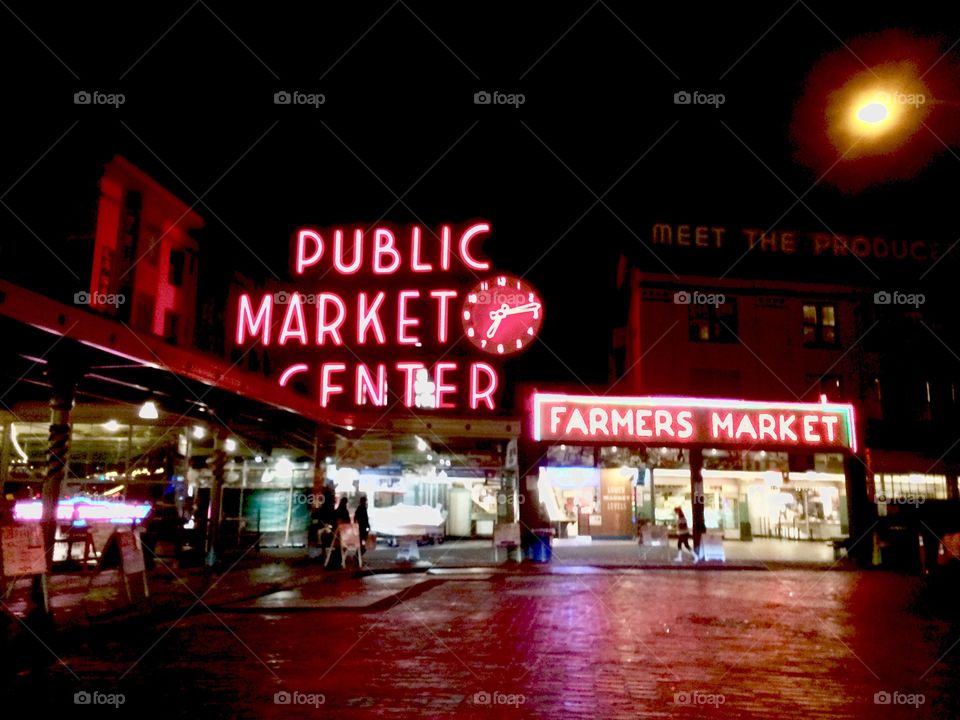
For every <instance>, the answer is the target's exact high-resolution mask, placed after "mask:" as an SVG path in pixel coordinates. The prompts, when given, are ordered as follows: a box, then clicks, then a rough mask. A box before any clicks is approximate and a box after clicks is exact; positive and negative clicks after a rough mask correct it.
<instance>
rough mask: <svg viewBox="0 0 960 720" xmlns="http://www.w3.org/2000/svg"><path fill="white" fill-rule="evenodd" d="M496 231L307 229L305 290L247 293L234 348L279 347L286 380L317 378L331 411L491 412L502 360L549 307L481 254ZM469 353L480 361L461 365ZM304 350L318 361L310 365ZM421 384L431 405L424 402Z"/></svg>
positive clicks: (302, 264)
mask: <svg viewBox="0 0 960 720" xmlns="http://www.w3.org/2000/svg"><path fill="white" fill-rule="evenodd" d="M490 231H491V228H490V224H489V223H487V222H482V221H479V222H473V223H469V224H465V225H462V226H459V227H456V226H452V225H442V226H441V227H440V228H439V229H438V230H437V231H436V232H433V231H431V230H426V229H424V228H422V227H421V226H419V225H413V226H409V227H406V228H395V227H393V226H386V225H378V226H376V227H373V228H369V229H366V228H359V227H357V228H344V227H334V228H329V229H316V228H300V229H298V230H297V231H296V232H295V233H294V238H293V253H292V263H291V274H292V275H293V278H294V280H295V281H296V283H297V287H296V288H293V289H290V290H282V291H280V292H269V291H263V292H261V293H260V294H259V296H258V297H254V295H253V294H251V293H243V294H241V295H240V296H239V299H238V301H237V307H236V324H235V332H234V338H235V341H236V344H237V345H238V346H241V347H242V346H245V345H249V344H251V343H259V344H260V345H262V346H263V347H268V348H274V349H275V352H276V356H277V358H279V359H280V362H279V367H280V372H279V373H278V376H277V377H278V380H277V381H278V384H279V385H280V386H282V387H286V386H288V385H297V384H298V383H303V384H309V385H311V386H312V387H313V388H315V392H316V394H317V398H318V401H319V404H320V405H321V406H322V407H325V408H326V407H331V406H333V407H339V408H342V409H362V408H363V407H369V408H375V407H386V406H388V405H393V404H394V403H395V402H396V403H399V404H402V405H403V406H406V407H430V408H437V409H448V408H455V407H468V408H470V409H471V410H477V409H487V410H493V409H494V408H495V406H496V392H497V389H498V387H499V386H500V377H499V369H498V367H497V363H496V360H495V359H496V358H499V357H504V356H506V355H510V354H512V353H515V352H518V351H521V350H524V349H526V347H528V346H529V344H530V343H531V342H532V341H533V339H534V338H535V337H536V335H537V333H538V331H539V328H540V321H541V320H542V303H541V301H540V298H539V297H538V296H537V294H536V291H535V290H533V288H531V287H530V286H529V285H528V284H527V283H525V282H524V281H522V280H520V279H518V278H515V277H512V276H509V275H505V274H499V275H498V274H494V271H493V270H492V269H491V265H490V262H489V261H488V260H486V259H485V258H484V257H483V256H482V255H481V253H480V244H481V243H482V241H483V240H484V239H485V237H486V236H487V235H489V233H490ZM481 316H482V317H481ZM477 320H482V321H483V322H482V323H479V324H478V323H477ZM464 337H466V338H467V340H468V341H467V342H463V343H462V344H460V343H459V341H460V340H461V339H463V338H464ZM455 345H460V347H457V348H454V346H455ZM454 350H456V354H455V353H454ZM465 352H474V353H476V354H479V355H480V356H481V357H482V359H477V358H473V359H470V358H467V361H465V362H464V361H463V360H464V358H463V355H464V353H465ZM304 353H311V354H314V355H316V356H317V358H318V361H317V362H315V363H313V364H311V363H307V362H303V359H304V358H303V354H304ZM297 355H299V357H296V356H297ZM304 381H305V382H304ZM424 386H426V387H429V388H430V390H429V392H430V394H431V401H430V402H429V403H427V404H426V405H421V398H422V394H423V392H424V391H423V388H424Z"/></svg>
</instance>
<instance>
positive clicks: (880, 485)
mask: <svg viewBox="0 0 960 720" xmlns="http://www.w3.org/2000/svg"><path fill="white" fill-rule="evenodd" d="M873 485H874V494H875V499H876V501H877V502H884V501H886V502H906V501H909V500H917V499H919V500H944V499H946V497H947V477H946V475H921V474H917V473H911V474H901V475H893V474H887V473H877V474H875V475H874V476H873Z"/></svg>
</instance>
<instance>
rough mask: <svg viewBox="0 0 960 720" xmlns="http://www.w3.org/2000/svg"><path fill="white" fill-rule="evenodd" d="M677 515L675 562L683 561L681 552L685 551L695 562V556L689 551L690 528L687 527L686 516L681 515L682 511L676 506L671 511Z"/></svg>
mask: <svg viewBox="0 0 960 720" xmlns="http://www.w3.org/2000/svg"><path fill="white" fill-rule="evenodd" d="M673 511H674V512H675V513H676V514H677V534H678V537H677V558H676V562H680V561H682V560H683V551H684V550H686V551H687V552H688V553H690V555H691V556H692V557H693V561H694V562H696V561H697V555H696V553H694V552H693V550H691V549H690V526H689V525H687V516H686V515H684V514H683V510H682V509H681V508H680V507H679V506H677V507H675V508H674V509H673Z"/></svg>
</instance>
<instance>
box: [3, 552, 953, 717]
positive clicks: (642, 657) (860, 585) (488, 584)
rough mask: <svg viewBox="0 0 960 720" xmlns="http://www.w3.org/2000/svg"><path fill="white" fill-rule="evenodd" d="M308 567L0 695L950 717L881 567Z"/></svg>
mask: <svg viewBox="0 0 960 720" xmlns="http://www.w3.org/2000/svg"><path fill="white" fill-rule="evenodd" d="M548 570H549V571H548ZM311 573H312V570H311V571H307V570H303V569H294V570H292V571H291V574H290V577H288V578H287V581H288V582H287V583H286V584H285V585H284V586H283V587H281V588H273V589H272V590H271V586H270V585H264V586H263V587H262V588H261V589H262V590H263V591H264V592H262V593H260V594H255V595H254V596H249V597H246V598H237V599H235V600H233V601H231V600H230V598H229V597H228V596H227V595H224V596H223V597H222V599H223V600H224V601H225V602H222V603H210V605H209V607H205V606H201V607H198V608H195V610H194V612H192V613H190V614H182V615H178V616H177V617H171V618H169V619H167V620H165V621H161V622H157V623H153V622H147V621H133V622H125V623H123V624H120V623H105V624H99V625H96V626H94V627H90V628H86V629H85V630H84V632H82V633H75V634H73V635H71V636H68V637H62V636H58V637H55V638H53V639H52V640H51V641H50V650H51V652H53V653H55V654H56V655H57V657H58V658H59V659H54V657H53V656H52V655H48V656H47V657H46V659H45V660H44V661H43V662H40V661H38V662H36V663H35V667H34V669H33V670H32V671H25V672H23V673H21V674H20V675H19V676H18V677H16V678H14V679H13V680H9V679H5V681H4V689H3V694H4V695H5V697H4V701H5V702H7V703H9V702H11V701H12V699H16V698H20V699H21V700H22V699H23V698H30V699H31V703H33V704H34V707H40V706H42V707H44V708H49V709H50V710H52V711H53V712H57V713H64V714H67V713H69V715H70V716H71V717H73V716H77V715H78V713H79V715H80V716H83V712H84V711H91V710H92V711H96V714H97V716H98V717H112V716H113V715H114V714H115V715H116V716H117V717H121V716H122V717H126V716H129V715H135V716H141V717H149V716H152V714H153V713H154V712H155V711H156V710H157V709H159V708H162V709H163V714H164V716H167V717H211V718H220V717H223V718H227V717H242V718H272V717H284V718H302V717H306V718H310V717H318V718H319V717H397V718H408V717H417V718H432V717H468V718H469V717H506V718H510V717H517V718H524V717H538V718H539V717H543V718H559V717H562V718H620V717H622V718H700V717H718V718H720V717H725V718H726V717H743V718H761V717H764V718H766V717H791V718H792V717H797V718H801V717H802V718H810V717H813V718H861V717H872V718H955V717H960V698H958V696H960V647H951V646H952V644H953V643H954V642H956V641H957V640H958V637H960V636H957V635H956V633H955V632H954V631H952V630H951V628H950V627H949V626H948V625H947V624H946V623H944V622H942V621H940V620H937V619H934V618H931V617H925V616H923V615H922V614H920V613H919V612H918V610H917V609H916V605H915V603H914V597H915V592H916V590H917V587H918V581H917V580H916V579H913V578H908V577H904V576H899V575H895V574H892V573H887V572H879V571H872V572H835V571H834V572H822V571H814V570H796V569H790V570H782V571H781V570H778V571H756V570H743V571H741V570H728V571H724V572H718V571H711V570H706V571H701V570H697V571H693V570H691V569H683V570H642V569H602V568H577V567H570V566H566V567H564V566H562V565H556V566H551V567H548V568H544V567H542V566H539V567H538V566H533V567H528V566H527V565H526V564H524V566H523V567H522V568H521V569H519V570H518V569H507V568H506V567H504V568H477V569H476V570H456V569H446V570H443V569H440V570H435V571H431V572H426V573H424V572H420V573H404V574H388V573H384V574H379V575H375V576H370V577H356V576H354V575H353V574H351V573H337V574H330V575H327V576H319V575H313V574H311ZM236 589H237V590H239V589H242V588H240V587H237V588H236ZM75 693H88V694H87V695H80V696H77V699H79V700H80V701H83V700H87V699H89V700H90V704H89V705H78V704H75V702H74V699H75ZM121 695H122V698H123V704H122V705H120V706H119V707H116V708H115V707H114V706H111V705H109V703H110V702H112V703H114V705H116V704H117V703H119V699H120V697H121ZM887 701H889V702H887ZM104 703H107V705H106V706H105V705H104ZM7 706H8V707H9V705H7Z"/></svg>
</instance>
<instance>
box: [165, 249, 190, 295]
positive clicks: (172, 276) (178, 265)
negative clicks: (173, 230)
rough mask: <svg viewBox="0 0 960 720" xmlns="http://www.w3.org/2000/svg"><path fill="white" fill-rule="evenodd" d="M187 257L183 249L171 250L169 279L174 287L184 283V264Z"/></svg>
mask: <svg viewBox="0 0 960 720" xmlns="http://www.w3.org/2000/svg"><path fill="white" fill-rule="evenodd" d="M185 260H186V257H185V256H184V253H183V251H182V250H171V251H170V270H169V272H168V273H167V281H168V282H169V283H170V284H171V285H173V286H174V287H180V286H181V285H183V265H184V261H185Z"/></svg>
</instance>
